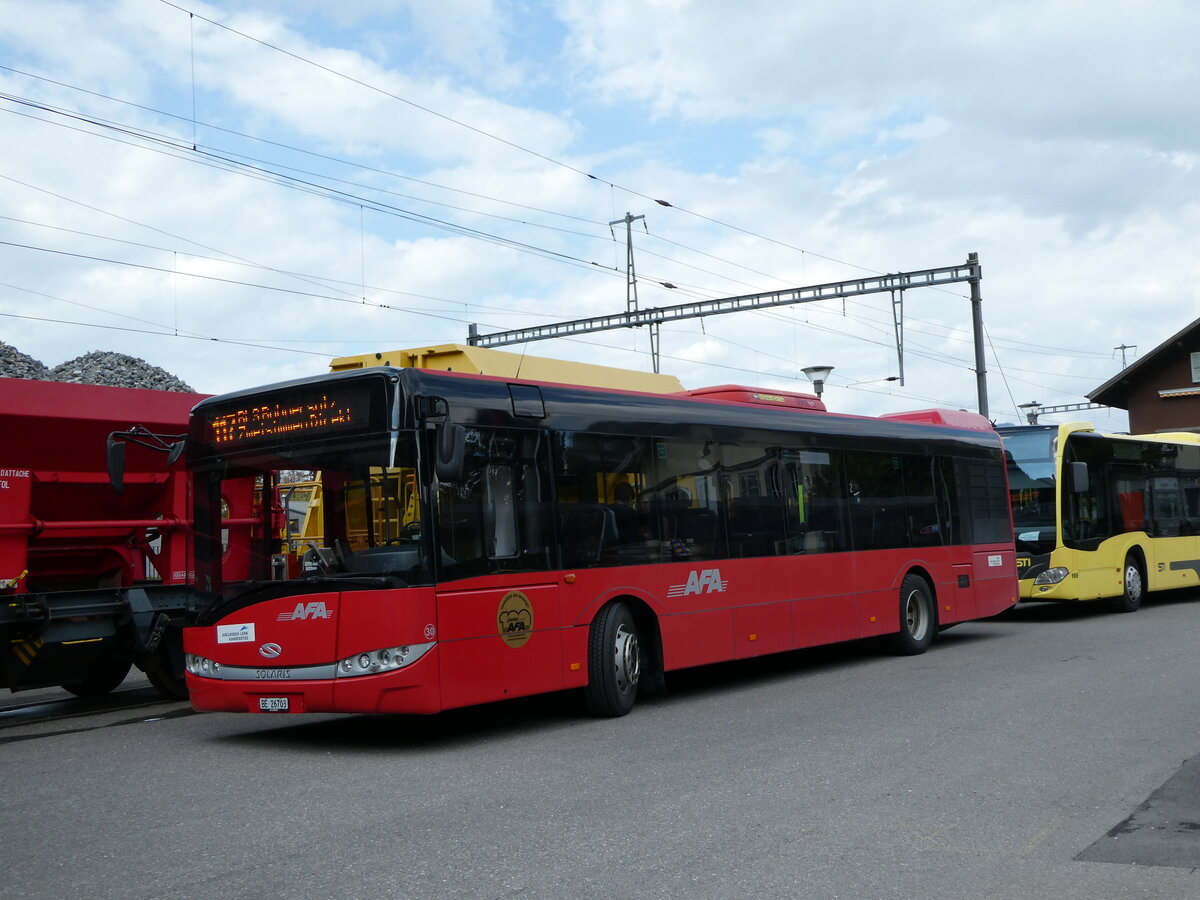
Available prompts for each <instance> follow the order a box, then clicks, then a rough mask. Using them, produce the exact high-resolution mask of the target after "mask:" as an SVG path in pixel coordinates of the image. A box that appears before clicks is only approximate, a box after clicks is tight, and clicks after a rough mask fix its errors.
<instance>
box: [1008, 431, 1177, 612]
mask: <svg viewBox="0 0 1200 900" xmlns="http://www.w3.org/2000/svg"><path fill="white" fill-rule="evenodd" d="M997 430H998V431H999V432H1000V435H1001V437H1002V438H1003V440H1004V447H1005V455H1006V457H1007V461H1008V482H1009V492H1010V499H1011V502H1012V513H1013V528H1014V530H1015V536H1016V547H1017V570H1018V576H1019V584H1020V589H1021V600H1023V601H1029V600H1103V601H1105V602H1106V603H1107V604H1108V605H1109V606H1110V607H1111V608H1112V609H1113V610H1115V611H1117V612H1133V611H1134V610H1136V609H1137V608H1138V607H1139V606H1141V605H1142V600H1143V599H1144V597H1145V594H1146V592H1147V591H1161V590H1169V589H1173V588H1185V587H1194V586H1197V585H1200V435H1196V434H1187V433H1174V434H1143V435H1123V434H1122V435H1116V434H1101V433H1099V432H1097V431H1096V430H1095V429H1094V428H1093V427H1092V426H1091V425H1089V424H1087V423H1083V422H1071V423H1067V424H1063V425H1033V426H1008V427H1002V428H999V429H997Z"/></svg>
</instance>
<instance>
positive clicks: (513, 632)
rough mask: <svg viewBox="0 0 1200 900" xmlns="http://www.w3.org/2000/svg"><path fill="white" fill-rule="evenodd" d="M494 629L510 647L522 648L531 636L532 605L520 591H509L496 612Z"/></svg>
mask: <svg viewBox="0 0 1200 900" xmlns="http://www.w3.org/2000/svg"><path fill="white" fill-rule="evenodd" d="M496 627H497V628H498V629H499V631H500V637H501V638H503V639H504V643H506V644H508V646H510V647H524V646H525V644H526V643H528V641H529V638H530V637H532V636H533V604H532V603H530V602H529V598H528V597H526V596H525V595H524V594H523V593H521V592H520V591H509V592H508V593H507V594H505V595H504V598H503V599H502V600H501V601H500V608H499V609H497V610H496Z"/></svg>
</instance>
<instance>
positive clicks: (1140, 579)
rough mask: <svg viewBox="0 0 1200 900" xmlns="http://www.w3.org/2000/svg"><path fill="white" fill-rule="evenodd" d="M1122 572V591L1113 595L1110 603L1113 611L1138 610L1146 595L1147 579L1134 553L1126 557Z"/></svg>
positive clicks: (1129, 611)
mask: <svg viewBox="0 0 1200 900" xmlns="http://www.w3.org/2000/svg"><path fill="white" fill-rule="evenodd" d="M1121 573H1122V575H1121V583H1122V588H1123V590H1122V593H1121V595H1120V596H1119V597H1113V598H1112V600H1111V601H1109V603H1110V605H1111V606H1112V609H1113V612H1120V613H1131V612H1137V611H1138V609H1140V608H1141V605H1142V600H1143V599H1144V597H1145V595H1146V579H1145V577H1144V576H1143V575H1142V566H1141V564H1140V563H1139V562H1138V559H1137V557H1136V556H1134V555H1133V554H1132V553H1130V554H1129V555H1128V556H1126V557H1125V565H1124V567H1123V568H1122V569H1121Z"/></svg>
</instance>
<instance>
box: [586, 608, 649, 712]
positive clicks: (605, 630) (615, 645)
mask: <svg viewBox="0 0 1200 900" xmlns="http://www.w3.org/2000/svg"><path fill="white" fill-rule="evenodd" d="M641 670H642V651H641V644H640V643H639V641H638V633H637V624H636V623H635V622H634V619H633V613H632V612H631V611H630V609H629V607H628V606H626V605H625V604H624V603H622V602H620V601H619V600H618V601H614V602H612V603H610V604H608V605H607V606H605V607H604V608H603V609H601V610H600V612H599V613H598V614H597V616H596V618H595V619H594V620H593V622H592V628H591V633H590V634H589V635H588V683H587V687H585V688H584V691H583V696H584V701H585V702H586V704H587V709H588V712H590V713H591V714H592V715H594V716H606V717H610V718H614V717H616V716H623V715H625V714H627V713H628V712H629V711H630V710H631V709H633V704H634V701H635V700H636V699H637V690H638V678H639V677H640V676H641Z"/></svg>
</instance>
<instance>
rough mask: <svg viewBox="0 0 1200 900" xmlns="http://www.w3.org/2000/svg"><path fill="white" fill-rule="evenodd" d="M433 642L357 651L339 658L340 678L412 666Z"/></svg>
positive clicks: (338, 670) (338, 675)
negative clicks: (341, 658)
mask: <svg viewBox="0 0 1200 900" xmlns="http://www.w3.org/2000/svg"><path fill="white" fill-rule="evenodd" d="M431 647H433V643H432V642H430V643H428V644H405V645H403V646H400V647H384V648H383V649H381V650H368V651H366V652H364V653H355V654H354V655H353V656H347V657H346V658H345V659H343V660H339V662H338V664H337V677H338V678H353V677H355V676H356V675H378V674H379V673H381V672H392V671H395V670H396V669H403V668H404V667H405V666H411V665H412V664H413V663H415V662H416V661H417V660H418V659H420V658H421V657H422V656H424V655H425V654H426V653H427V652H428V651H429V649H430V648H431Z"/></svg>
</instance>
